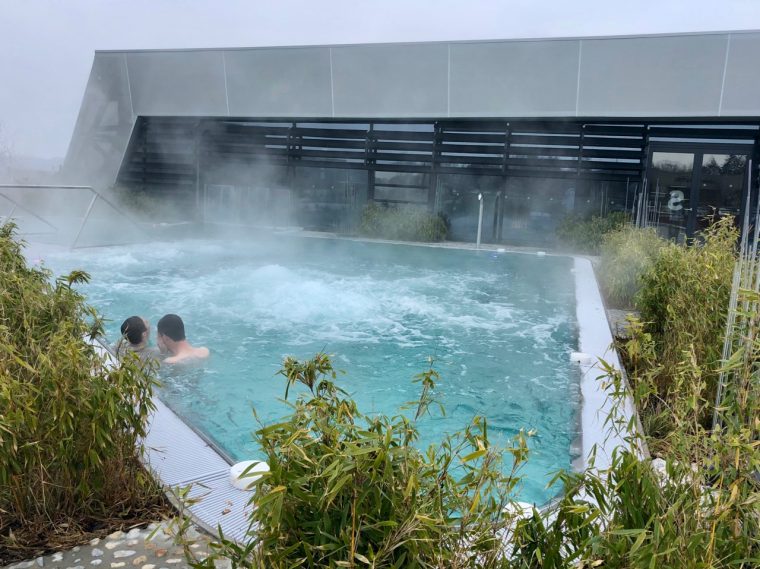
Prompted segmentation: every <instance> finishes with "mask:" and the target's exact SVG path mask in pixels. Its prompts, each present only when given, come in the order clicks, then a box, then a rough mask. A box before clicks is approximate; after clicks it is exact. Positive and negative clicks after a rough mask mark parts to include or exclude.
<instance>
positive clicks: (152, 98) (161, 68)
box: [127, 51, 227, 116]
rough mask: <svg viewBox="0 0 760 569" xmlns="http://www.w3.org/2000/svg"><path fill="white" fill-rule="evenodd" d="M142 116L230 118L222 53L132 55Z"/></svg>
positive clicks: (137, 105)
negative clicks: (225, 116) (227, 115)
mask: <svg viewBox="0 0 760 569" xmlns="http://www.w3.org/2000/svg"><path fill="white" fill-rule="evenodd" d="M127 68H128V70H129V83H130V86H131V89H132V102H133V104H134V111H135V113H136V114H138V115H174V116H186V115H216V116H220V115H226V114H227V96H226V91H225V85H224V62H223V56H222V52H221V51H182V52H156V53H128V54H127Z"/></svg>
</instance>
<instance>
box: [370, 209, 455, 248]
mask: <svg viewBox="0 0 760 569" xmlns="http://www.w3.org/2000/svg"><path fill="white" fill-rule="evenodd" d="M447 232H448V228H447V227H446V222H445V220H444V219H443V217H442V216H441V215H440V214H431V213H428V212H426V211H424V210H423V209H420V208H417V207H412V206H405V207H393V206H389V207H386V206H383V205H379V204H376V203H370V204H367V206H366V207H365V208H364V211H363V212H362V217H361V221H360V223H359V233H361V234H362V235H366V236H367V237H377V238H380V239H396V240H400V241H443V240H444V239H446V233H447Z"/></svg>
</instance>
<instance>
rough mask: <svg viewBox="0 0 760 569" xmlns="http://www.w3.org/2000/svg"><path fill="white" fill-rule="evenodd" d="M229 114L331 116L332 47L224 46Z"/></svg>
mask: <svg viewBox="0 0 760 569" xmlns="http://www.w3.org/2000/svg"><path fill="white" fill-rule="evenodd" d="M224 65H225V70H226V77H227V92H228V95H229V108H230V115H232V116H257V117H266V116H294V117H297V116H321V117H329V116H332V95H331V84H330V49H329V48H303V49H301V48H292V49H266V50H264V49H257V50H242V49H241V50H230V51H226V52H224Z"/></svg>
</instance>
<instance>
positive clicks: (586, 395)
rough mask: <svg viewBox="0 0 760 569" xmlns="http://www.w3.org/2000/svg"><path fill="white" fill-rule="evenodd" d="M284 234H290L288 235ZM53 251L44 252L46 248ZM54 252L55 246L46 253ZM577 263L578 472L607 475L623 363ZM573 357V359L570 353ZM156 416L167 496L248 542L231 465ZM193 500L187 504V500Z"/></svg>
mask: <svg viewBox="0 0 760 569" xmlns="http://www.w3.org/2000/svg"><path fill="white" fill-rule="evenodd" d="M282 233H290V232H289V231H282ZM297 234H298V235H300V236H304V237H317V238H333V239H350V240H360V239H355V238H346V237H341V236H337V235H333V234H329V233H328V234H326V233H316V232H304V231H301V232H298V233H297ZM361 240H362V241H373V242H382V243H394V244H404V245H415V246H421V247H436V248H447V249H464V250H476V249H481V250H485V251H496V252H499V253H502V252H504V253H507V252H508V253H519V254H526V255H540V256H543V255H545V256H563V257H567V256H570V255H562V254H558V253H549V252H543V251H541V250H540V249H537V248H528V247H519V248H507V247H503V246H495V245H481V246H480V247H479V248H478V247H476V246H475V244H472V243H450V242H448V243H408V242H400V241H387V240H367V239H361ZM46 248H47V247H44V246H43V249H46ZM31 249H32V250H31V251H30V250H29V249H27V251H26V253H27V258H31V259H34V260H35V262H36V260H37V259H38V258H41V257H42V256H43V255H42V251H41V250H40V249H38V248H37V247H32V248H31ZM48 249H49V248H48ZM572 257H573V259H574V268H573V273H574V275H575V281H576V282H575V290H576V311H577V319H578V328H579V346H578V351H579V352H581V353H583V354H587V355H588V359H587V361H585V362H581V363H580V364H579V365H580V369H581V374H582V375H581V385H580V390H581V412H580V426H581V433H582V434H581V436H580V437H579V440H578V441H577V445H578V447H579V448H580V450H581V455H580V457H579V460H578V461H577V462H576V463H574V465H573V466H574V468H576V469H584V468H586V467H589V466H590V464H589V460H588V459H589V457H590V456H591V454H592V449H594V448H596V453H595V454H596V460H595V463H594V466H595V467H596V468H600V469H603V468H605V467H607V466H609V462H610V457H611V455H612V451H613V450H614V448H616V447H618V446H627V444H626V443H625V441H624V440H623V438H622V436H621V435H620V434H618V433H616V432H614V430H611V429H610V428H609V427H608V426H606V425H605V420H606V418H607V417H608V416H609V414H610V412H611V411H612V410H613V403H612V400H611V398H610V395H611V392H610V387H609V386H608V385H607V384H606V383H605V382H604V381H603V380H602V379H600V376H604V373H603V371H602V370H601V368H600V367H599V364H598V359H600V358H602V359H604V360H605V361H606V362H607V363H608V364H610V365H611V366H613V367H614V368H616V369H618V370H620V369H621V366H620V362H619V359H618V356H617V353H616V352H615V350H614V348H613V347H612V333H611V331H610V326H609V323H608V320H607V315H606V312H605V307H604V303H603V301H602V296H601V293H600V292H599V286H598V284H597V281H596V277H595V275H594V270H593V267H592V263H591V260H590V259H589V258H586V257H581V256H572ZM568 358H570V354H568ZM154 403H155V405H156V411H155V412H154V413H153V414H152V416H151V418H150V424H149V430H148V434H147V436H146V438H145V439H144V441H143V444H144V449H145V451H144V453H143V460H144V463H145V465H146V466H147V468H148V469H149V470H150V471H151V472H152V473H153V474H154V476H156V478H157V479H158V480H160V481H161V482H162V483H163V484H164V486H165V487H166V488H167V489H168V492H167V495H168V496H169V498H170V499H171V500H173V501H174V503H175V505H178V506H179V498H178V494H179V492H180V489H182V488H189V489H188V493H187V495H186V497H185V501H184V502H185V503H184V506H183V509H184V511H185V512H186V513H187V514H189V515H190V516H191V517H192V519H193V521H194V522H195V523H196V524H197V525H199V526H200V527H202V528H204V529H205V530H206V531H208V532H210V533H211V534H212V535H217V534H218V528H221V529H222V531H223V532H224V535H225V537H227V538H229V539H232V540H234V541H237V542H242V541H243V540H244V539H245V537H246V534H247V532H248V529H249V519H248V518H249V515H250V505H249V501H250V498H251V494H250V492H247V491H244V490H239V489H237V488H235V487H234V486H233V485H232V484H231V482H230V480H229V467H230V461H229V460H228V459H226V458H225V457H224V456H223V455H222V454H221V453H220V452H219V450H218V449H216V448H215V447H214V445H212V444H211V443H210V442H209V441H208V440H207V439H206V438H205V437H203V436H202V435H201V434H200V433H198V432H197V431H195V430H194V429H192V428H191V427H190V426H188V424H187V423H185V422H184V421H183V420H182V419H181V418H180V417H178V416H177V415H176V414H175V413H174V412H173V411H172V410H171V409H170V408H169V407H168V406H166V405H165V404H164V403H163V402H162V401H161V400H159V399H158V398H155V399H154ZM618 411H619V412H620V413H621V415H620V414H619V415H618V419H621V420H622V422H625V423H627V422H629V421H631V419H633V421H632V424H634V425H637V419H636V413H635V409H634V406H633V402H632V400H631V398H630V396H627V397H626V398H625V401H624V402H623V404H622V405H620V406H619V407H618ZM188 498H189V499H188Z"/></svg>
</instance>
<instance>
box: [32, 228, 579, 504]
mask: <svg viewBox="0 0 760 569" xmlns="http://www.w3.org/2000/svg"><path fill="white" fill-rule="evenodd" d="M46 263H47V265H48V266H49V267H50V268H52V269H53V270H54V271H56V272H63V271H68V270H71V269H73V268H82V269H84V270H86V271H88V272H89V273H90V274H91V276H92V282H91V283H90V284H89V285H87V286H86V287H85V288H84V291H85V293H86V294H87V296H88V298H89V300H90V302H91V303H92V304H93V305H95V306H96V307H97V308H98V309H99V310H100V311H101V312H102V313H103V314H104V315H105V316H106V317H107V318H109V319H110V322H109V323H108V326H107V331H108V336H109V339H110V340H111V341H115V340H116V339H117V338H118V328H119V325H120V324H121V322H122V320H123V319H124V318H126V317H127V316H130V315H132V314H139V315H143V316H145V317H147V318H148V319H149V320H150V321H151V324H152V336H151V341H152V343H155V323H156V322H157V320H158V319H159V318H160V317H161V316H162V315H163V314H165V313H169V312H174V313H177V314H180V315H181V316H182V317H183V319H184V320H185V325H186V328H187V334H188V339H189V340H190V341H191V342H192V343H193V344H194V345H205V346H208V347H209V348H210V350H211V353H212V356H211V358H210V360H209V361H208V362H207V363H206V364H205V365H203V366H194V367H189V368H188V367H185V368H179V367H174V368H172V367H166V368H164V369H162V370H161V372H160V376H161V381H162V382H163V387H162V388H161V390H160V394H161V396H162V398H163V399H164V400H165V401H166V402H167V403H168V404H169V405H170V406H171V407H172V408H173V409H175V411H176V412H178V413H179V414H180V415H181V416H182V417H183V418H184V419H185V420H186V421H188V422H189V423H191V424H192V425H193V426H194V427H196V428H198V429H199V430H201V431H202V432H204V433H205V434H206V435H207V436H208V437H210V438H211V439H212V440H213V441H215V442H216V443H217V444H218V445H219V446H220V447H221V448H222V449H224V450H225V451H226V452H227V453H228V454H229V455H231V456H232V457H233V458H234V459H238V460H244V459H248V458H256V457H257V454H258V451H257V448H256V445H255V443H254V442H253V440H252V437H251V433H252V432H253V431H254V430H256V428H257V423H256V422H255V420H254V418H253V414H252V412H251V408H255V409H256V412H257V413H258V415H259V417H260V418H261V419H262V420H264V421H266V422H268V421H274V420H276V419H279V418H281V417H282V416H284V415H285V414H286V413H287V407H286V406H285V405H284V404H283V403H282V402H281V401H279V399H280V398H282V397H283V394H284V388H285V380H284V378H282V377H281V376H279V375H276V372H277V370H278V369H279V368H280V364H281V362H282V359H283V358H284V357H285V356H288V355H292V356H295V357H298V358H301V359H305V358H308V357H310V356H312V355H313V354H314V353H316V352H318V351H325V352H327V353H329V354H333V355H334V364H335V367H336V368H338V369H341V370H344V371H345V372H346V374H345V376H342V377H341V376H339V379H338V381H339V383H340V385H341V386H342V387H344V388H345V389H346V390H348V391H349V392H350V393H352V394H353V395H354V397H355V399H356V400H357V402H358V404H359V405H360V408H361V409H362V410H364V411H366V412H383V413H387V414H393V413H396V412H397V411H398V410H399V408H400V407H401V406H402V405H403V404H404V403H405V402H408V401H410V400H413V399H415V398H417V397H418V395H419V385H418V384H414V383H412V378H413V376H414V375H416V374H417V373H419V372H421V371H424V370H426V369H427V365H428V364H427V361H428V357H430V356H432V357H433V358H434V360H435V364H434V366H435V369H436V370H438V371H439V373H440V374H441V381H440V384H439V394H440V396H441V399H442V402H443V404H444V406H445V408H446V415H445V416H441V415H440V413H437V412H436V411H435V410H434V413H433V416H432V417H427V418H425V419H423V420H421V422H420V427H421V431H422V437H421V441H420V445H421V446H426V445H427V444H429V443H433V442H438V441H440V440H441V438H442V436H443V434H444V433H447V432H453V431H455V430H459V429H461V428H462V427H464V426H465V425H466V424H467V423H468V422H469V421H470V420H471V419H472V417H473V416H474V415H475V414H482V415H485V416H486V417H487V418H488V420H489V432H490V434H491V436H492V437H493V438H494V439H496V440H500V441H503V442H507V440H508V439H509V438H511V437H512V436H514V435H515V434H516V433H517V432H518V431H519V429H520V428H525V429H535V430H536V431H537V435H536V437H534V438H533V439H532V442H531V448H532V450H533V454H532V456H531V459H530V461H529V464H528V467H527V468H526V470H525V471H524V474H525V479H524V484H523V491H522V493H521V495H520V499H521V500H525V501H534V502H536V503H543V502H545V501H546V500H547V499H549V498H550V497H551V496H552V495H554V494H555V493H556V489H554V490H551V491H548V490H546V489H545V485H546V483H547V482H548V480H549V478H550V475H551V474H552V473H554V472H556V471H557V470H558V469H560V468H565V469H569V468H570V465H571V461H572V460H573V459H574V458H575V457H574V456H572V454H571V444H572V442H573V440H574V439H575V438H576V436H577V435H578V430H579V427H578V407H579V375H580V374H579V370H578V368H577V366H576V365H575V364H572V363H571V362H570V361H569V353H570V352H571V351H574V350H576V349H577V343H578V331H577V323H576V315H575V282H574V278H573V275H572V273H571V270H572V267H573V260H572V259H571V258H565V257H552V256H546V257H538V256H536V255H528V254H517V253H496V252H493V251H471V250H452V249H440V248H429V247H416V246H406V245H386V244H378V243H363V242H355V241H345V240H330V239H307V238H298V237H286V236H283V237H281V238H279V239H277V240H273V241H268V242H266V243H261V242H258V243H253V242H243V241H234V242H233V241H186V242H173V243H154V244H151V245H149V246H146V245H139V246H122V247H115V248H99V249H88V250H77V251H73V252H62V253H57V254H53V255H50V256H48V257H47V258H46ZM291 397H293V396H292V395H291Z"/></svg>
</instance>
